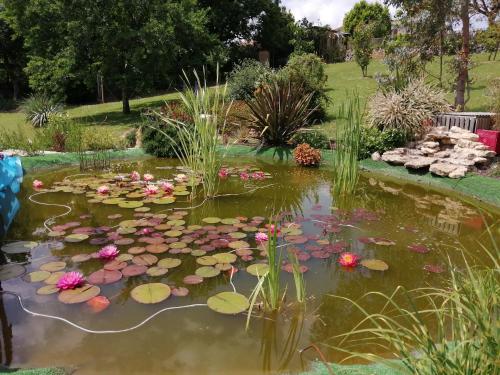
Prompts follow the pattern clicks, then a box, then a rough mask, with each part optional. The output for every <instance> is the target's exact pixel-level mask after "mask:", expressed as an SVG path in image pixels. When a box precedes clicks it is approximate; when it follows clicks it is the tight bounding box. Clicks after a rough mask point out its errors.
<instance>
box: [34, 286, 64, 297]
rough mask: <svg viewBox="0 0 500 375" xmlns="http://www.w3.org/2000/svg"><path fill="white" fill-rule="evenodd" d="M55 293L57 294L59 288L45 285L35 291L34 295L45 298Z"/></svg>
mask: <svg viewBox="0 0 500 375" xmlns="http://www.w3.org/2000/svg"><path fill="white" fill-rule="evenodd" d="M57 292H59V288H58V287H57V286H56V285H45V286H42V287H41V288H39V289H38V290H37V291H36V294H39V295H41V296H46V295H49V294H54V293H57Z"/></svg>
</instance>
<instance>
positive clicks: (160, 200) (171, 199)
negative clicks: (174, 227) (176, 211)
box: [153, 197, 175, 204]
mask: <svg viewBox="0 0 500 375" xmlns="http://www.w3.org/2000/svg"><path fill="white" fill-rule="evenodd" d="M174 202H175V197H163V198H157V199H154V200H153V203H154V204H171V203H174Z"/></svg>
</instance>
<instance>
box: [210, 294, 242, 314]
mask: <svg viewBox="0 0 500 375" xmlns="http://www.w3.org/2000/svg"><path fill="white" fill-rule="evenodd" d="M207 305H208V307H209V308H210V309H212V310H213V311H216V312H218V313H221V314H230V315H234V314H239V313H242V312H243V311H246V310H247V309H248V307H249V306H250V303H249V301H248V298H247V297H245V296H244V295H243V294H239V293H235V292H222V293H219V294H216V295H215V296H212V297H210V298H209V299H208V300H207Z"/></svg>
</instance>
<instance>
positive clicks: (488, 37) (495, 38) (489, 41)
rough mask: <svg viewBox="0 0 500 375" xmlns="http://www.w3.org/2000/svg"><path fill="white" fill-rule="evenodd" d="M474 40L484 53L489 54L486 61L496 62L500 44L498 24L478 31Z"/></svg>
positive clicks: (499, 26)
mask: <svg viewBox="0 0 500 375" xmlns="http://www.w3.org/2000/svg"><path fill="white" fill-rule="evenodd" d="M476 40H477V42H478V43H479V44H481V45H482V46H483V47H484V48H485V49H486V51H488V52H489V55H488V60H491V58H492V57H493V60H496V58H497V52H498V47H499V44H500V24H493V25H490V26H488V28H487V29H486V30H480V31H478V32H477V34H476Z"/></svg>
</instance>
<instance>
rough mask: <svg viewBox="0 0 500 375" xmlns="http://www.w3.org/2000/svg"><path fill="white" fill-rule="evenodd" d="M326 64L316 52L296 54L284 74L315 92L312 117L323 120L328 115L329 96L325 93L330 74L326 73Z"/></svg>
mask: <svg viewBox="0 0 500 375" xmlns="http://www.w3.org/2000/svg"><path fill="white" fill-rule="evenodd" d="M325 68H326V64H325V63H324V62H323V61H322V60H321V58H319V57H318V56H317V55H315V54H314V53H307V54H294V55H292V57H290V59H289V60H288V63H287V64H286V66H285V68H284V69H283V70H284V72H283V74H285V75H288V76H289V79H291V80H293V81H297V82H298V83H299V84H301V85H304V87H305V88H306V90H308V91H310V92H312V93H313V97H312V99H311V104H310V106H311V108H315V109H314V111H313V113H312V115H311V118H312V119H314V120H323V119H324V118H325V115H326V106H327V104H328V97H327V96H326V95H325V84H326V81H327V79H328V76H327V75H326V73H325Z"/></svg>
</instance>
